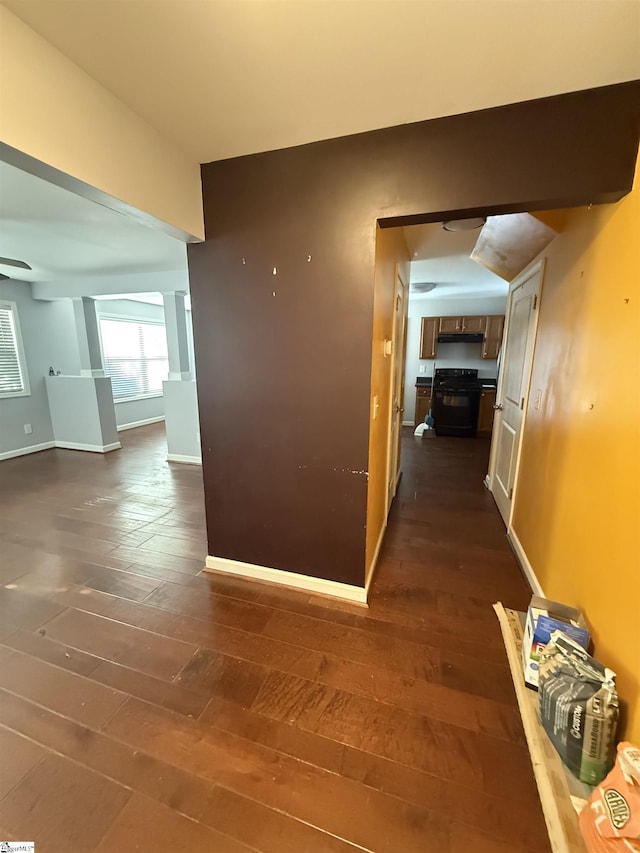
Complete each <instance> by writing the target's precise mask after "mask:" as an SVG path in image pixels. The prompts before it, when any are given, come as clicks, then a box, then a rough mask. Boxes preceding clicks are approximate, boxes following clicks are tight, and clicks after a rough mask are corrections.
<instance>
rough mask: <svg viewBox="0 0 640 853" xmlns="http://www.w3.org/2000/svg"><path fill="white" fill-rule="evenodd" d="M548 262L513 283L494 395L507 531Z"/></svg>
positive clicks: (494, 481)
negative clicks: (540, 303)
mask: <svg viewBox="0 0 640 853" xmlns="http://www.w3.org/2000/svg"><path fill="white" fill-rule="evenodd" d="M543 273H544V259H542V260H540V261H539V262H538V263H536V264H535V265H534V266H533V267H532V268H531V269H529V270H525V272H523V273H521V274H520V275H519V276H517V277H516V278H515V279H514V280H513V281H512V282H511V284H510V285H509V298H508V302H507V317H506V332H505V340H504V344H503V347H502V358H501V368H500V376H499V378H498V388H497V393H496V417H495V420H494V427H493V438H492V442H491V456H490V459H489V489H490V490H491V492H492V494H493V497H494V498H495V501H496V504H497V505H498V509H499V510H500V514H501V515H502V518H503V520H504V523H505V524H506V525H507V527H509V526H510V524H511V513H512V507H513V498H514V495H515V490H516V486H517V471H518V461H519V458H520V443H521V439H522V426H523V422H524V417H525V412H526V407H527V400H528V397H529V381H530V378H531V365H532V362H533V350H534V344H535V337H536V327H537V321H538V311H537V308H538V303H539V301H540V291H541V288H542V277H543Z"/></svg>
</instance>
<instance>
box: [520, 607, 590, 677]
mask: <svg viewBox="0 0 640 853" xmlns="http://www.w3.org/2000/svg"><path fill="white" fill-rule="evenodd" d="M554 631H563V632H564V633H565V634H566V635H567V636H568V637H571V639H572V640H575V642H576V643H578V644H579V645H580V646H582V648H583V649H588V648H589V631H588V629H587V625H586V622H585V621H584V616H583V615H582V613H581V612H580V611H579V610H578V609H577V608H575V607H569V606H568V605H566V604H560V603H559V602H558V601H549V599H547V598H541V597H540V596H539V595H534V596H532V598H531V603H530V604H529V609H528V610H527V618H526V619H525V623H524V637H523V639H522V665H523V668H524V682H525V684H526V685H527V687H532V688H533V689H534V690H537V689H538V661H539V659H540V652H541V650H542V649H543V648H544V647H545V646H546V645H547V643H548V642H549V640H550V639H551V634H552V633H553V632H554Z"/></svg>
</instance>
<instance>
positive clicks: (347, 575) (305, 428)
mask: <svg viewBox="0 0 640 853" xmlns="http://www.w3.org/2000/svg"><path fill="white" fill-rule="evenodd" d="M639 105H640V85H639V84H637V83H632V84H621V85H619V86H613V87H606V88H604V89H596V90H590V91H588V92H579V93H574V94H569V95H562V96H558V97H556V98H549V99H543V100H539V101H530V102H526V103H523V104H515V105H513V106H509V107H501V108H497V109H492V110H484V111H481V112H477V113H468V114H465V115H460V116H453V117H450V118H445V119H437V120H434V121H427V122H421V123H418V124H411V125H403V126H400V127H394V128H389V129H387V130H381V131H373V132H371V133H365V134H358V135H356V136H349V137H344V138H340V139H334V140H329V141H326V142H318V143H314V144H311V145H305V146H301V147H298V148H292V149H286V150H282V151H273V152H267V153H263V154H255V155H251V156H247V157H240V158H237V159H234V160H227V161H220V162H216V163H210V164H208V165H205V166H203V169H202V179H203V195H204V211H205V231H206V241H205V242H204V243H202V244H199V245H192V246H189V248H188V252H189V270H190V279H191V290H192V298H193V306H194V310H193V317H194V327H195V347H196V360H197V366H198V396H199V402H200V421H201V433H202V452H203V470H204V483H205V499H206V509H207V527H208V539H209V553H210V554H211V555H214V556H218V557H226V558H229V559H233V560H239V561H243V562H247V563H254V564H258V565H263V566H271V567H274V568H280V569H285V570H288V571H294V572H299V573H302V574H308V575H312V576H316V577H323V578H327V579H331V580H337V581H344V582H347V583H351V584H356V585H358V586H363V585H364V577H365V539H366V530H365V525H366V506H367V482H366V477H365V476H364V475H363V474H360V473H357V472H362V471H366V469H367V459H368V438H369V411H370V384H371V342H372V327H373V296H374V255H375V230H376V220H377V219H383V220H384V222H382V223H381V224H382V225H394V224H403V223H406V222H415V221H437V220H438V219H442V218H445V217H448V216H450V215H455V214H456V213H459V212H465V215H476V214H478V213H501V212H511V211H522V210H539V209H553V208H557V207H571V206H577V205H581V204H585V203H589V202H594V203H601V202H606V201H615V200H617V199H619V198H621V197H622V196H623V195H625V194H626V193H627V192H628V191H629V190H630V189H631V186H632V181H633V171H634V164H635V157H636V151H637V145H638V121H639V111H640V106H639ZM309 258H310V260H309ZM274 269H275V270H276V274H275V275H274V274H273V270H274ZM354 472H356V473H354Z"/></svg>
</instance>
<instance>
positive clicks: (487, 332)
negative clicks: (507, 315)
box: [420, 314, 504, 359]
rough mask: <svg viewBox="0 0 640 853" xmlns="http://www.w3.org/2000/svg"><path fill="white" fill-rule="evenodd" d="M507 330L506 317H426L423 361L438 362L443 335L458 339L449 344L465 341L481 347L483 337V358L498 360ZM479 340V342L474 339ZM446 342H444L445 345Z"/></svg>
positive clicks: (421, 355)
mask: <svg viewBox="0 0 640 853" xmlns="http://www.w3.org/2000/svg"><path fill="white" fill-rule="evenodd" d="M503 328H504V316H503V315H501V314H500V315H498V314H496V315H493V316H490V317H487V316H486V315H484V314H479V315H477V316H471V317H423V318H422V334H421V337H420V358H435V357H436V350H437V346H438V338H439V336H440V335H443V336H444V335H448V336H451V335H455V336H456V338H453V339H451V338H450V337H449V338H447V339H444V338H443V341H444V340H446V341H447V342H448V343H452V342H455V341H456V340H457V341H459V342H464V341H465V336H466V335H468V336H469V337H468V338H467V340H468V341H469V342H472V343H477V342H479V340H480V335H482V336H483V339H482V343H481V351H480V354H481V356H482V358H486V359H494V358H497V357H498V352H499V350H500V345H501V344H502V331H503ZM472 336H475V339H474V337H472ZM441 342H442V341H441Z"/></svg>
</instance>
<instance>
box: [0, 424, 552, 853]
mask: <svg viewBox="0 0 640 853" xmlns="http://www.w3.org/2000/svg"><path fill="white" fill-rule="evenodd" d="M121 439H122V443H123V448H122V450H120V451H116V452H114V453H110V454H107V455H106V456H98V455H94V454H90V453H78V452H73V451H65V450H50V451H45V452H43V453H39V454H34V455H32V456H27V457H22V458H17V459H12V460H8V461H5V462H3V463H2V464H1V466H0V549H1V550H0V752H1V758H0V837H2V838H4V837H7V838H8V840H25V839H27V840H35V841H36V850H38V851H39V853H58V851H60V853H63V851H64V853H94V851H95V853H107V851H110V850H116V849H117V850H120V849H122V850H125V849H126V850H140V851H149V853H151V851H156V850H160V849H167V850H169V849H171V850H190V851H203V853H204V851H207V853H209V851H220V853H226V851H229V853H242V851H253V853H348V851H354V852H355V851H363V850H365V851H374V853H413V851H420V853H425V851H427V853H429V851H434V853H435V851H437V853H440V851H442V853H458V851H473V853H484V851H487V853H488V851H491V852H492V853H508V851H513V853H525V851H526V853H543V851H549V849H550V848H549V843H548V839H547V834H546V830H545V826H544V821H543V818H542V812H541V809H540V804H539V800H538V796H537V792H536V788H535V783H534V779H533V773H532V770H531V765H530V761H529V755H528V752H527V749H526V746H525V741H524V735H523V732H522V727H521V724H520V720H519V716H518V712H517V709H516V702H515V695H514V692H513V687H512V684H511V679H510V675H509V671H508V667H507V664H506V656H505V652H504V649H503V646H502V640H501V636H500V631H499V628H498V623H497V620H496V619H495V616H494V614H493V611H492V609H491V604H492V603H493V601H495V600H496V599H501V600H502V601H503V602H504V603H505V605H506V606H509V607H514V608H518V609H522V608H524V607H526V604H527V602H528V598H529V592H528V590H527V586H526V584H525V582H524V580H523V579H522V577H521V575H520V572H519V570H518V568H517V565H516V563H515V560H514V558H513V556H512V554H511V552H510V550H509V547H508V544H507V542H506V537H505V531H504V527H503V525H502V522H501V520H500V517H499V515H498V513H497V511H496V509H495V506H494V504H493V501H492V499H491V496H490V495H489V494H488V493H487V492H486V491H485V489H484V487H483V485H482V479H483V477H484V474H485V472H486V464H487V455H488V443H487V442H486V441H484V440H482V439H478V440H467V439H455V438H454V439H448V438H432V439H415V438H414V437H413V436H412V435H411V433H410V431H407V435H405V436H404V437H403V470H404V474H403V477H402V480H401V484H400V489H399V493H398V496H397V498H396V501H395V503H394V506H393V509H392V512H391V515H390V523H389V528H388V533H387V537H386V541H385V544H384V548H383V551H382V555H381V558H380V562H379V567H378V571H377V574H376V577H375V582H374V585H373V589H372V593H371V598H370V607H369V608H368V609H367V608H364V607H360V606H358V605H351V604H348V603H342V602H334V601H332V600H330V599H327V598H323V597H322V596H315V595H309V594H306V593H298V592H295V591H290V590H287V589H279V588H276V587H273V586H269V585H266V584H259V583H251V582H246V581H242V580H241V579H235V578H231V577H228V578H225V577H212V576H210V575H203V574H202V573H201V568H202V565H203V561H204V556H205V555H206V553H207V548H206V541H205V534H204V518H203V495H202V479H201V471H200V469H199V468H198V467H192V466H181V465H169V464H167V463H166V461H165V454H166V444H165V439H164V431H163V426H162V425H153V426H149V427H144V428H139V429H136V430H131V431H127V432H125V433H123V434H122V436H121Z"/></svg>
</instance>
